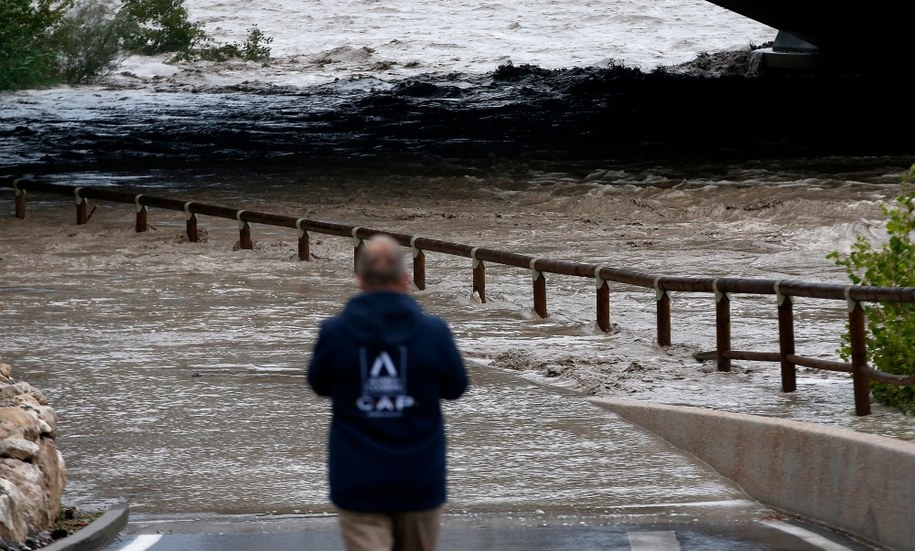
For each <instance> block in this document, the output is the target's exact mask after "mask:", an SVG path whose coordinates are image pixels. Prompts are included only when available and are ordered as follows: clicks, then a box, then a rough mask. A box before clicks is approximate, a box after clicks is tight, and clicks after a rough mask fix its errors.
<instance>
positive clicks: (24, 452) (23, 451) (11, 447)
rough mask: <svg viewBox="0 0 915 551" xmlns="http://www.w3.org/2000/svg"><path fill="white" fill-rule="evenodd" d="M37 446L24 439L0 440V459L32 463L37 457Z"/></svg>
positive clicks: (38, 449)
mask: <svg viewBox="0 0 915 551" xmlns="http://www.w3.org/2000/svg"><path fill="white" fill-rule="evenodd" d="M40 449H41V448H39V446H38V444H36V443H35V442H32V441H30V440H26V439H24V438H6V439H4V440H0V458H8V459H18V460H19V461H25V462H27V463H32V462H33V461H34V460H35V458H36V457H38V452H39V451H40Z"/></svg>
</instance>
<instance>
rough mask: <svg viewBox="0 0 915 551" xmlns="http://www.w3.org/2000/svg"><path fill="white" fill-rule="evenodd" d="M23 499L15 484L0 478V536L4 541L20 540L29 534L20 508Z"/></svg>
mask: <svg viewBox="0 0 915 551" xmlns="http://www.w3.org/2000/svg"><path fill="white" fill-rule="evenodd" d="M24 500H25V497H24V496H23V495H22V492H20V491H19V488H17V487H16V485H15V484H13V483H12V482H10V481H9V480H5V479H4V478H0V538H3V540H4V541H22V540H24V539H25V538H26V537H27V536H28V535H29V528H28V525H27V524H26V519H25V516H24V515H23V514H22V511H21V510H20V504H21V503H22V502H23V501H24Z"/></svg>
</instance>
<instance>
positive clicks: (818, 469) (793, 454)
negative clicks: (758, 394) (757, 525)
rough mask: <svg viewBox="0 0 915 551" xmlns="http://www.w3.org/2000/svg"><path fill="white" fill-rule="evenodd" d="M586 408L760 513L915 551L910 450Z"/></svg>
mask: <svg viewBox="0 0 915 551" xmlns="http://www.w3.org/2000/svg"><path fill="white" fill-rule="evenodd" d="M590 401H591V402H593V403H595V404H597V405H599V406H601V407H603V408H605V409H608V410H610V411H612V412H614V413H616V414H618V415H619V416H620V417H622V418H623V419H626V420H628V421H629V422H631V423H634V424H636V425H639V426H641V427H642V428H644V429H647V430H649V431H651V432H653V433H654V434H656V435H658V436H659V437H661V438H662V439H664V440H666V441H667V442H669V443H671V444H672V445H674V446H675V447H677V448H680V449H681V450H684V451H687V452H689V453H691V454H693V455H694V456H696V457H698V458H699V459H701V460H702V461H704V462H705V463H707V464H708V465H710V466H711V467H712V468H713V469H715V470H716V471H718V472H719V473H720V474H721V475H723V476H724V477H725V478H728V479H730V480H733V481H734V482H736V483H737V484H738V485H739V486H740V487H741V488H742V489H743V490H744V491H745V492H747V493H748V494H749V495H750V496H752V497H753V498H754V499H757V500H759V501H760V502H761V503H763V504H764V505H768V506H770V507H774V508H776V509H779V510H782V511H788V512H790V513H792V514H794V515H798V516H800V517H802V518H806V519H812V520H813V521H815V522H817V523H818V524H823V525H826V526H829V527H831V528H834V529H838V530H839V531H842V532H845V533H847V534H854V535H856V536H857V537H858V538H859V539H864V540H866V541H868V542H871V543H877V544H879V545H880V546H883V547H887V548H891V549H898V550H900V551H901V550H903V549H909V550H915V532H913V531H912V528H911V527H912V518H913V514H915V486H913V485H912V484H910V483H907V481H908V480H910V477H911V473H912V472H915V445H913V444H912V443H911V442H906V441H903V440H897V439H894V438H889V437H885V436H877V435H874V434H866V433H861V432H856V431H853V430H850V429H844V428H840V427H835V426H829V425H822V424H818V423H811V422H805V421H793V420H789V419H780V418H773V417H763V416H757V415H747V414H743V413H731V412H726V411H716V410H711V409H704V408H696V407H691V406H672V405H664V404H654V403H649V402H639V401H633V400H622V399H615V398H592V399H590ZM881 548H882V547H881Z"/></svg>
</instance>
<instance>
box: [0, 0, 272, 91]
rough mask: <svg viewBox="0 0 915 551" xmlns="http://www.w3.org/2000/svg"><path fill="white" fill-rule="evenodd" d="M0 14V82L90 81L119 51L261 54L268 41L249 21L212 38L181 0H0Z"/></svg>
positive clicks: (182, 56) (266, 53) (178, 55)
mask: <svg viewBox="0 0 915 551" xmlns="http://www.w3.org/2000/svg"><path fill="white" fill-rule="evenodd" d="M119 5H120V7H119ZM0 21H2V24H0V90H16V89H21V88H30V87H37V86H47V85H51V84H55V83H57V82H61V81H63V82H67V83H70V84H78V83H84V82H91V81H93V80H95V79H96V78H98V77H100V76H104V75H105V74H107V73H109V72H110V71H112V70H113V69H114V68H115V67H116V66H117V64H118V63H119V58H120V54H121V52H122V51H126V52H131V53H139V54H145V55H154V54H159V53H174V54H175V56H174V57H173V58H172V61H177V60H191V59H209V60H213V61H226V60H229V59H234V58H240V59H245V60H249V61H265V60H267V59H269V57H270V48H269V46H268V44H270V43H271V42H272V41H273V39H272V38H270V37H269V36H266V35H265V34H264V33H263V32H262V31H261V30H260V29H258V28H257V25H254V26H252V27H250V28H248V36H247V39H246V40H245V42H244V44H241V45H239V44H218V43H216V42H214V41H213V40H212V39H211V38H209V37H208V36H207V35H206V33H205V32H204V31H203V28H202V26H201V25H200V24H199V23H194V22H191V21H190V20H189V19H188V12H187V8H186V7H185V6H184V0H123V4H121V0H0Z"/></svg>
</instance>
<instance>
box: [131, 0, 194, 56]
mask: <svg viewBox="0 0 915 551" xmlns="http://www.w3.org/2000/svg"><path fill="white" fill-rule="evenodd" d="M119 16H120V17H122V18H123V20H124V21H125V24H126V32H125V36H124V48H125V49H126V50H128V51H131V52H137V53H141V54H145V55H154V54H160V53H166V52H178V53H179V54H185V55H189V54H190V52H191V50H192V49H194V48H195V47H196V46H197V45H198V44H200V43H201V42H203V41H204V40H205V39H206V33H205V32H203V29H202V28H201V26H200V24H199V23H192V22H191V21H190V20H189V19H188V13H187V8H186V7H185V6H184V0H124V5H123V7H122V8H121V11H120V13H119Z"/></svg>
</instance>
